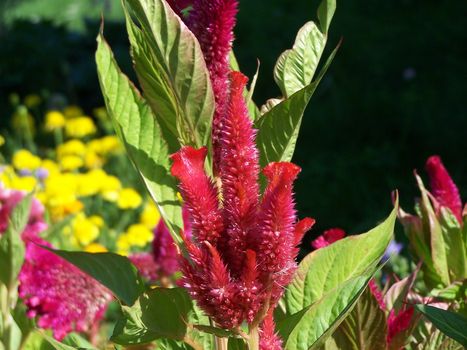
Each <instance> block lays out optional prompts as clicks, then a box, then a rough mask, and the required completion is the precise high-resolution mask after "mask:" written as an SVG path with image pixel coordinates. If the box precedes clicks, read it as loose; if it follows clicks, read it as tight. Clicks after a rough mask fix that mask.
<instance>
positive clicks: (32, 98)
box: [24, 94, 42, 108]
mask: <svg viewBox="0 0 467 350" xmlns="http://www.w3.org/2000/svg"><path fill="white" fill-rule="evenodd" d="M41 102H42V99H41V98H40V96H39V95H36V94H30V95H26V96H25V97H24V104H25V105H26V107H28V108H34V107H36V106H38V105H40V104H41Z"/></svg>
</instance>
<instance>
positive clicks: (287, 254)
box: [172, 72, 314, 329]
mask: <svg viewBox="0 0 467 350" xmlns="http://www.w3.org/2000/svg"><path fill="white" fill-rule="evenodd" d="M246 81H247V79H246V77H244V76H243V75H242V74H241V73H238V72H234V73H231V83H230V84H231V89H230V90H231V92H230V96H229V99H228V104H227V109H226V114H225V116H224V117H223V124H222V129H221V130H220V133H219V136H220V138H219V140H218V141H219V142H218V143H217V144H215V145H214V146H213V147H214V148H215V149H214V152H217V154H219V155H220V158H219V161H220V162H219V169H220V172H219V174H220V183H219V184H218V186H217V185H216V184H215V183H214V181H213V180H212V179H211V178H210V177H209V176H208V175H207V174H206V173H205V171H204V162H205V159H206V155H207V150H206V148H201V149H194V148H192V147H189V146H186V147H183V148H182V149H181V150H180V151H179V152H177V153H176V154H174V155H173V156H172V159H173V161H174V163H173V166H172V174H173V175H174V176H175V177H177V178H178V179H179V181H180V186H179V188H180V192H181V194H182V197H183V198H184V200H185V204H186V207H187V210H188V212H189V213H190V218H191V221H192V235H193V239H192V240H189V239H185V245H186V251H187V254H188V258H187V259H184V260H183V263H182V271H183V272H184V279H183V282H184V286H185V287H186V288H187V289H188V291H189V292H190V294H191V295H192V297H193V298H194V299H195V300H196V301H197V302H198V304H199V305H200V306H201V307H202V308H203V309H204V310H205V311H206V312H207V314H208V315H210V316H211V317H212V318H213V319H214V321H215V322H216V323H217V324H218V325H219V326H221V327H223V328H228V329H231V328H235V327H238V326H239V325H240V324H241V323H242V322H243V321H244V320H246V321H248V322H249V323H252V322H253V321H254V320H255V318H256V317H258V314H260V316H259V319H257V320H256V321H257V322H260V321H261V319H262V318H263V317H264V316H261V315H263V313H264V315H265V314H266V311H267V310H263V309H264V308H266V307H267V306H268V305H269V306H270V308H271V309H273V308H274V306H275V303H276V302H277V300H278V299H279V298H280V296H281V295H282V292H283V287H284V286H285V285H286V284H287V283H289V282H290V279H291V278H292V274H293V273H294V271H295V269H296V262H295V257H296V254H297V249H296V245H297V244H298V243H299V241H300V240H301V238H302V236H303V234H304V233H305V232H306V230H307V229H309V228H310V227H311V226H312V224H313V222H314V221H313V220H312V219H306V220H302V221H300V222H299V223H297V219H296V212H295V209H294V202H293V193H292V184H293V181H294V180H295V178H296V177H297V175H298V173H299V171H300V168H299V167H297V166H296V165H294V164H292V163H285V162H284V163H271V164H269V165H268V166H267V167H266V168H265V169H264V171H263V172H264V175H265V176H266V178H267V180H268V185H267V187H266V190H265V192H264V195H263V196H262V197H260V196H259V186H258V177H259V165H258V151H257V149H256V147H255V131H254V130H253V126H252V122H251V120H250V118H249V116H248V112H247V109H246V106H245V101H244V98H243V90H244V88H245V84H246ZM260 198H261V200H260Z"/></svg>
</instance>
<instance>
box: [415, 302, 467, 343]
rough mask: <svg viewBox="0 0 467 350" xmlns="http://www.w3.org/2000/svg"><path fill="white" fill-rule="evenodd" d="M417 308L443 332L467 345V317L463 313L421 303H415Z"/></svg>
mask: <svg viewBox="0 0 467 350" xmlns="http://www.w3.org/2000/svg"><path fill="white" fill-rule="evenodd" d="M415 308H416V309H417V310H418V311H420V312H421V313H422V314H423V315H425V316H426V318H428V319H429V320H430V321H431V322H432V323H433V324H434V325H435V327H436V328H438V329H439V330H440V331H441V332H443V333H444V334H446V335H447V336H448V337H450V338H452V339H454V340H455V341H457V342H459V343H460V344H462V345H463V346H464V347H467V333H466V330H467V318H465V317H464V316H462V315H461V314H457V313H454V312H451V311H447V310H442V309H438V308H436V307H433V306H429V305H421V304H419V305H415Z"/></svg>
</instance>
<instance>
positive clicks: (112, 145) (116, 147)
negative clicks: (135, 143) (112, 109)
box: [100, 135, 123, 155]
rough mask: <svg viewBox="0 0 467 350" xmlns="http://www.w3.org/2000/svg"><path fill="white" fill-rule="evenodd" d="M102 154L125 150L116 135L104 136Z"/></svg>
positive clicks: (101, 140)
mask: <svg viewBox="0 0 467 350" xmlns="http://www.w3.org/2000/svg"><path fill="white" fill-rule="evenodd" d="M100 143H101V152H102V154H104V155H106V154H116V153H121V152H123V147H122V144H121V142H120V140H119V138H118V137H117V136H115V135H109V136H104V137H103V138H101V139H100Z"/></svg>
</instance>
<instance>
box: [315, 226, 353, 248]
mask: <svg viewBox="0 0 467 350" xmlns="http://www.w3.org/2000/svg"><path fill="white" fill-rule="evenodd" d="M344 237H345V231H344V230H342V229H340V228H331V229H329V230H327V231H324V233H323V234H322V235H321V236H319V237H318V238H316V239H315V240H314V241H312V242H311V246H312V247H313V248H314V249H320V248H324V247H327V246H328V245H330V244H331V243H334V242H336V241H338V240H340V239H342V238H344Z"/></svg>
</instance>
